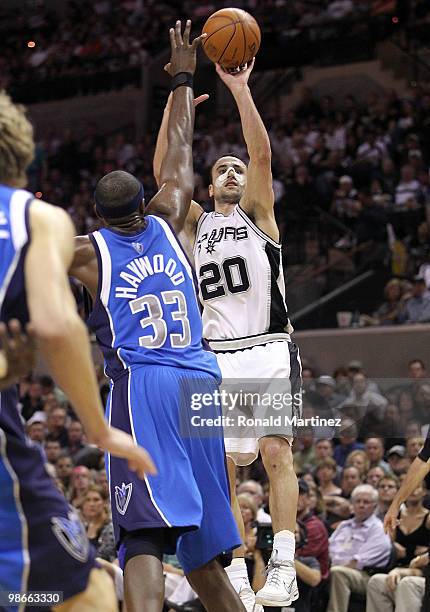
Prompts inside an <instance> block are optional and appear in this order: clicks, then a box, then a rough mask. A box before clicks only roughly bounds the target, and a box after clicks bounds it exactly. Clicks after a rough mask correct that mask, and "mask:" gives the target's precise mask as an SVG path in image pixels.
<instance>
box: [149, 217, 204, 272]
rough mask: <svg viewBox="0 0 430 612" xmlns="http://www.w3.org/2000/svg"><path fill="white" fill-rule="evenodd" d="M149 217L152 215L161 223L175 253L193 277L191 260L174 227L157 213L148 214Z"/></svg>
mask: <svg viewBox="0 0 430 612" xmlns="http://www.w3.org/2000/svg"><path fill="white" fill-rule="evenodd" d="M148 217H151V219H155V220H156V221H157V222H158V223H159V224H160V225H161V227H162V228H163V230H164V233H165V234H166V236H167V239H168V241H169V242H170V244H171V245H172V247H173V249H174V250H175V253H176V255H177V256H178V258H179V260H180V261H181V263H182V264H183V266H184V267H185V269H186V271H187V274H188V276H189V277H190V278H191V279H193V271H192V268H191V266H190V262H189V261H188V259H187V258H186V256H185V253H184V251H183V250H182V248H181V246H180V245H179V243H178V239H177V238H176V236H175V234H174V233H173V232H172V229H171V227H170V225H169V224H168V223H166V222H165V221H164V219H161V218H160V217H156V216H155V215H148Z"/></svg>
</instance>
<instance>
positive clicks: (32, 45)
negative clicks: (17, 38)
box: [27, 40, 36, 49]
mask: <svg viewBox="0 0 430 612" xmlns="http://www.w3.org/2000/svg"><path fill="white" fill-rule="evenodd" d="M35 46H36V43H35V42H34V40H29V41H28V43H27V47H28V48H29V49H34V47H35Z"/></svg>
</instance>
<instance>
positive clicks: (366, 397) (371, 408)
mask: <svg viewBox="0 0 430 612" xmlns="http://www.w3.org/2000/svg"><path fill="white" fill-rule="evenodd" d="M349 404H353V405H354V406H357V408H358V409H359V411H358V414H357V418H364V417H365V416H366V415H369V414H370V413H371V416H372V417H373V418H375V419H376V420H378V421H381V420H382V418H383V416H384V409H385V407H386V406H387V404H388V401H387V400H386V398H385V397H384V396H383V395H381V394H380V393H379V392H377V391H372V390H371V389H370V387H369V384H368V380H367V376H366V375H365V374H363V373H361V372H358V373H357V374H355V375H354V378H353V380H352V389H351V393H350V394H349V395H348V397H347V398H346V399H345V401H344V402H343V404H342V406H344V405H349ZM342 406H341V408H342ZM353 450H356V449H353Z"/></svg>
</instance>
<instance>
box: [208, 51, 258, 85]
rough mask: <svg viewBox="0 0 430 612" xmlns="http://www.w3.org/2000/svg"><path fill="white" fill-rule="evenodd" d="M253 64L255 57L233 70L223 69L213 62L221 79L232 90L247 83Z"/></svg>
mask: <svg viewBox="0 0 430 612" xmlns="http://www.w3.org/2000/svg"><path fill="white" fill-rule="evenodd" d="M254 64H255V57H254V58H253V59H252V60H251V61H250V62H248V64H244V65H243V66H239V67H238V68H234V69H233V70H228V69H225V68H223V67H222V66H220V64H215V68H216V71H217V74H218V76H219V78H220V79H221V81H223V82H224V83H225V84H226V85H227V87H228V88H229V89H230V90H233V89H234V88H236V87H243V86H244V85H247V83H248V80H249V76H250V74H251V72H252V69H253V68H254Z"/></svg>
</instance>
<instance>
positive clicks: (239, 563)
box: [225, 557, 249, 593]
mask: <svg viewBox="0 0 430 612" xmlns="http://www.w3.org/2000/svg"><path fill="white" fill-rule="evenodd" d="M225 571H226V573H227V576H228V577H229V580H230V582H231V584H232V585H233V588H234V590H235V591H236V593H238V592H239V590H240V588H241V587H243V581H244V579H245V580H246V581H247V582H248V583H249V578H248V570H247V569H246V563H245V559H244V558H243V557H237V558H236V559H233V560H232V562H231V565H229V566H228V567H226V568H225Z"/></svg>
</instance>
